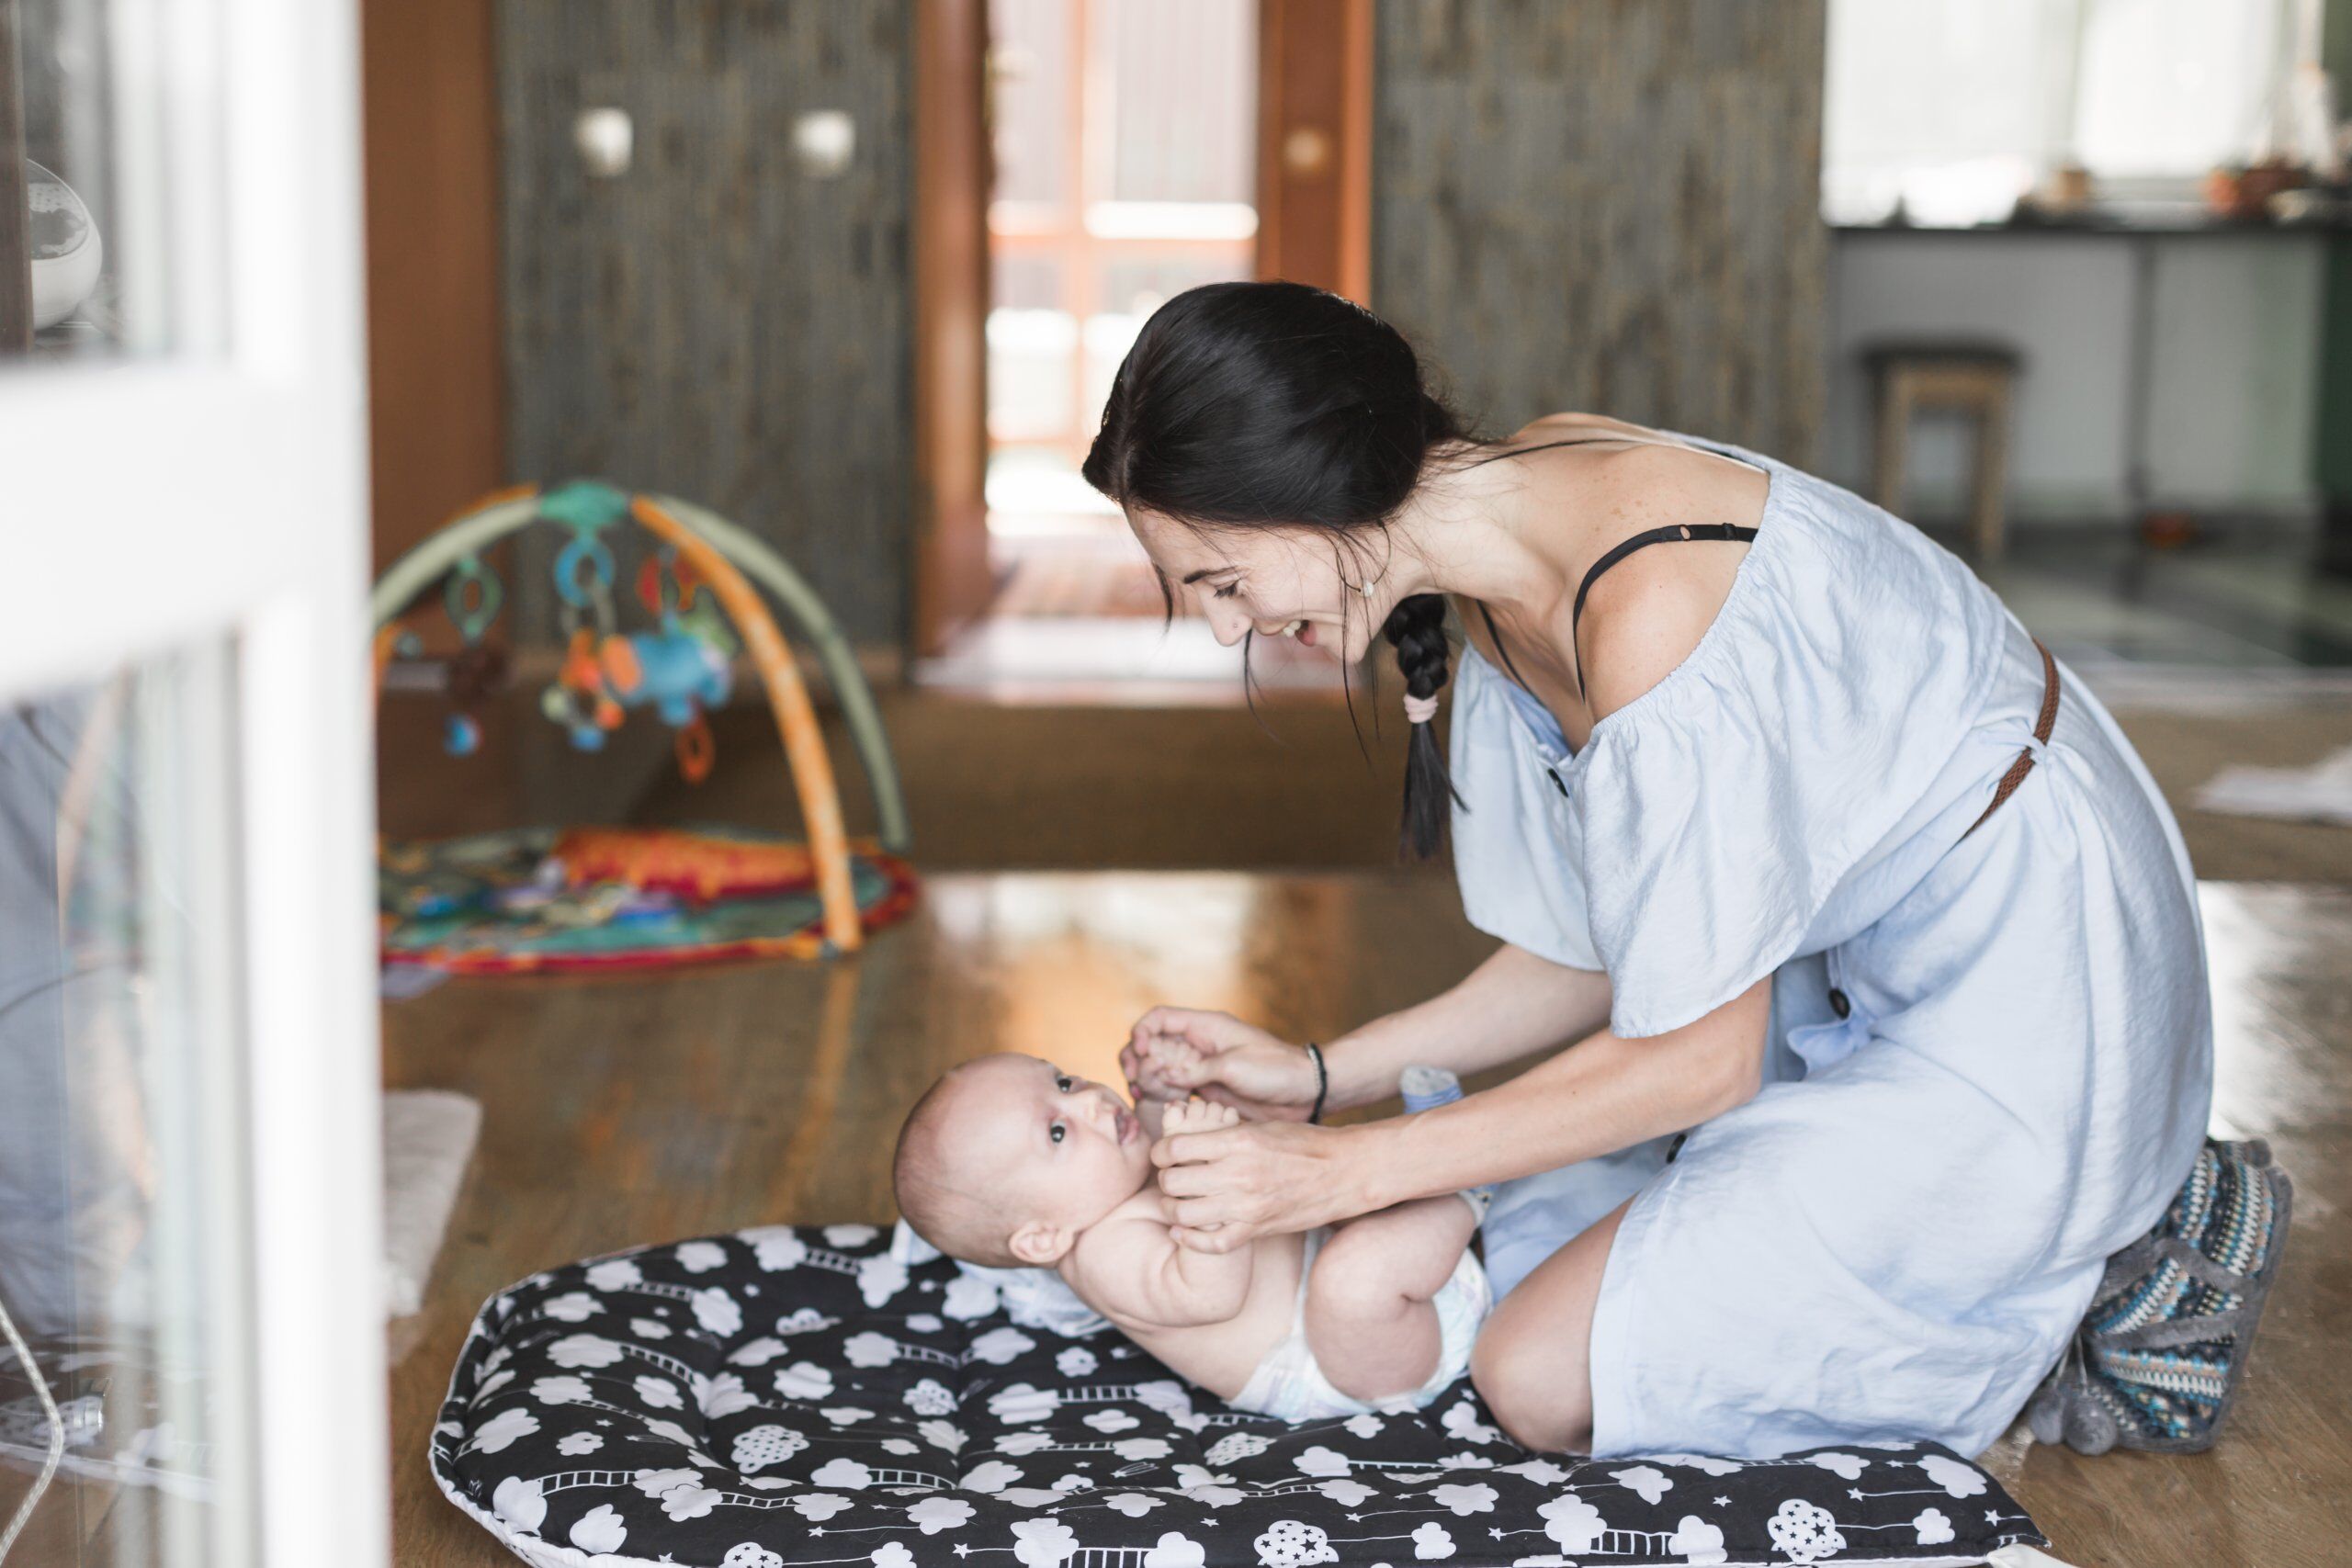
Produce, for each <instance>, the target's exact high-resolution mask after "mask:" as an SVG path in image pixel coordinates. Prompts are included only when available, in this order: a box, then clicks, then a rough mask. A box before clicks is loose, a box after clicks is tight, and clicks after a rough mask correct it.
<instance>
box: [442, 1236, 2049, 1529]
mask: <svg viewBox="0 0 2352 1568" xmlns="http://www.w3.org/2000/svg"><path fill="white" fill-rule="evenodd" d="M432 1463H433V1472H434V1474H435V1477H436V1478H437V1479H438V1480H439V1482H440V1484H441V1489H442V1491H443V1492H444V1493H445V1494H447V1496H448V1498H449V1500H450V1501H451V1502H453V1503H455V1504H456V1505H457V1506H459V1507H460V1508H463V1509H465V1510H466V1511H467V1512H468V1513H469V1514H470V1515H472V1516H473V1517H474V1518H476V1519H477V1520H479V1521H480V1522H481V1524H482V1525H483V1526H484V1527H485V1528H487V1529H490V1530H491V1531H492V1532H493V1533H494V1534H496V1535H497V1536H498V1537H499V1539H500V1540H503V1541H504V1542H505V1543H506V1545H507V1546H508V1547H510V1548H512V1549H513V1550H514V1551H515V1552H516V1554H518V1555H519V1556H521V1557H522V1558H524V1559H525V1560H526V1562H534V1563H541V1564H554V1563H565V1564H582V1565H586V1564H597V1565H602V1564H613V1565H619V1564H628V1563H657V1562H674V1563H681V1564H694V1565H699V1568H967V1565H968V1568H1317V1565H1319V1564H1324V1563H1330V1564H1340V1565H1345V1568H1408V1565H1418V1564H1429V1563H1445V1564H1447V1565H1448V1568H1506V1565H1545V1568H1558V1565H1565V1564H1585V1563H1604V1564H1611V1565H1632V1564H1644V1563H1684V1562H1692V1563H1726V1564H1741V1563H1811V1562H1829V1563H1836V1564H1841V1565H1843V1564H1859V1563H1871V1562H1900V1563H1905V1564H1921V1563H1974V1562H1985V1561H1987V1560H1988V1559H1992V1557H1993V1554H1994V1553H1995V1552H1996V1551H1997V1552H1999V1553H2000V1556H1999V1558H1998V1559H1997V1561H1998V1562H2002V1563H2010V1562H2028V1561H2032V1560H2033V1559H2034V1553H2033V1552H2032V1551H2031V1550H2030V1549H2031V1548H2034V1547H2038V1546H2039V1545H2041V1544H2042V1537H2041V1534H2040V1533H2039V1532H2038V1531H2036V1530H2035V1529H2034V1528H2033V1523H2032V1521H2031V1520H2030V1519H2029V1518H2027V1517H2026V1516H2025V1514H2024V1512H2023V1511H2022V1510H2021V1509H2019V1508H2018V1506H2017V1505H2016V1504H2015V1503H2014V1502H2012V1501H2011V1500H2010V1499H2009V1497H2008V1496H2007V1494H2005V1493H2004V1492H2003V1491H2002V1490H2001V1488H2000V1487H1999V1486H1998V1485H1997V1484H1996V1483H1994V1482H1993V1480H1992V1479H1991V1477H1989V1476H1987V1475H1986V1474H1985V1472H1983V1471H1982V1470H1980V1469H1978V1468H1977V1467H1976V1466H1974V1465H1973V1464H1970V1463H1968V1462H1966V1461H1963V1460H1962V1459H1960V1458H1958V1457H1957V1456H1955V1455H1953V1454H1951V1453H1950V1452H1948V1451H1946V1450H1942V1449H1939V1448H1935V1447H1932V1446H1927V1445H1917V1444H1878V1445H1860V1444H1848V1445H1845V1446H1843V1447H1841V1448H1838V1449H1834V1450H1819V1451H1816V1452H1812V1453H1805V1454H1797V1455H1792V1456H1790V1457H1788V1458H1785V1459H1781V1460H1775V1461H1764V1462H1758V1461H1734V1460H1722V1459H1707V1458H1699V1457H1693V1456H1691V1455H1682V1454H1675V1455H1658V1456H1655V1457H1651V1458H1645V1459H1641V1460H1617V1461H1581V1460H1576V1459H1572V1458H1566V1457H1556V1458H1555V1457H1544V1456H1537V1455H1531V1454H1529V1453H1527V1452H1526V1451H1525V1450H1521V1449H1520V1448H1518V1447H1516V1446H1515V1445H1513V1444H1512V1443H1511V1442H1510V1440H1509V1439H1507V1438H1504V1437H1503V1436H1502V1435H1501V1434H1500V1433H1499V1432H1498V1430H1497V1429H1496V1428H1495V1427H1494V1425H1493V1424H1492V1422H1491V1421H1490V1420H1489V1419H1488V1417H1487V1412H1486V1410H1485V1408H1484V1406H1482V1405H1481V1404H1479V1402H1478V1400H1477V1397H1476V1394H1474V1393H1472V1392H1471V1390H1470V1387H1469V1385H1468V1383H1467V1382H1464V1384H1462V1385H1461V1387H1460V1388H1459V1389H1458V1390H1457V1391H1456V1392H1455V1393H1450V1394H1448V1395H1446V1396H1445V1397H1444V1398H1442V1399H1441V1400H1439V1401H1438V1402H1437V1403H1436V1404H1433V1405H1431V1406H1430V1408H1429V1409H1428V1410H1426V1411H1424V1412H1422V1413H1421V1414H1419V1415H1417V1416H1354V1417H1352V1418H1350V1419H1346V1420H1335V1421H1317V1422H1311V1423H1307V1424H1305V1425H1301V1426H1295V1427H1293V1426H1285V1425H1283V1424H1282V1423H1280V1422H1276V1421H1272V1420H1269V1419H1267V1418H1265V1417H1262V1416H1247V1415H1242V1414H1240V1413H1238V1412H1235V1411H1232V1410H1228V1409H1227V1408H1226V1406H1225V1405H1224V1404H1223V1403H1222V1402H1221V1401H1219V1400H1218V1399H1216V1396H1214V1395H1212V1394H1209V1393H1204V1392H1203V1391H1201V1390H1199V1389H1196V1388H1193V1386H1191V1385H1190V1384H1187V1383H1185V1382H1182V1380H1180V1379H1178V1378H1177V1377H1176V1376H1175V1375H1174V1374H1172V1373H1170V1371H1168V1370H1167V1369H1166V1368H1164V1367H1162V1366H1160V1365H1159V1363H1158V1362H1157V1361H1154V1360H1152V1359H1150V1358H1149V1357H1148V1356H1146V1355H1145V1354H1144V1353H1143V1352H1142V1351H1140V1350H1138V1349H1136V1348H1135V1347H1134V1346H1132V1345H1130V1344H1129V1343H1127V1341H1125V1339H1123V1338H1121V1337H1118V1336H1117V1335H1114V1334H1108V1333H1105V1334H1098V1335H1093V1336H1090V1337H1083V1338H1066V1337H1061V1336H1059V1335H1057V1334H1054V1333H1051V1332H1049V1331H1046V1330H1044V1329H1035V1328H1024V1327H1021V1326H1019V1325H1015V1324H1014V1323H1013V1322H1012V1321H1011V1318H1010V1317H1009V1316H1008V1315H1007V1314H1006V1313H1005V1312H1004V1310H1003V1308H1002V1306H1001V1303H1000V1302H999V1300H998V1292H997V1290H996V1289H995V1287H994V1286H992V1285H991V1284H989V1282H988V1281H987V1280H984V1279H976V1278H972V1277H967V1276H965V1275H962V1274H959V1273H958V1272H957V1271H956V1269H955V1268H954V1267H953V1266H952V1265H950V1264H948V1263H945V1262H944V1261H934V1262H929V1263H921V1264H914V1265H911V1266H910V1265H909V1264H908V1263H906V1262H904V1261H902V1260H901V1259H900V1258H896V1257H894V1256H892V1254H891V1252H890V1250H889V1248H888V1244H887V1238H886V1237H885V1236H884V1235H882V1234H881V1233H880V1232H878V1231H876V1229H874V1228H873V1227H871V1226H868V1225H828V1226H825V1227H823V1228H821V1229H815V1228H811V1229H788V1228H783V1227H777V1228H773V1229H765V1230H755V1231H745V1232H743V1233H741V1234H740V1235H720V1236H712V1237H709V1238H707V1239H704V1240H699V1241H688V1242H683V1243H679V1244H676V1245H674V1246H666V1247H647V1248H643V1249H640V1250H639V1251H635V1252H629V1253H623V1254H618V1255H616V1256H614V1257H611V1258H601V1259H597V1260H594V1261H591V1262H584V1263H576V1264H572V1265H570V1266H568V1267H566V1268H562V1269H554V1270H552V1271H550V1272H548V1273H544V1274H537V1275H534V1276H532V1277H531V1278H530V1279H528V1280H524V1281H522V1282H521V1283H520V1284H518V1285H515V1286H514V1287H512V1288H511V1289H508V1290H506V1291H503V1292H500V1293H499V1294H498V1295H495V1296H493V1297H492V1298H491V1299H490V1301H489V1302H488V1303H485V1304H484V1305H483V1307H482V1310H481V1314H480V1316H479V1317H477V1318H476V1320H475V1323H474V1327H473V1332H472V1334H471V1335H470V1336H469V1337H468V1339H467V1341H466V1344H465V1348H464V1349H463V1351H462V1352H461V1353H460V1354H459V1356H458V1366H457V1371H456V1372H455V1374H454V1375H453V1376H452V1378H451V1380H450V1385H449V1395H448V1399H447V1402H446V1403H445V1404H444V1405H443V1407H442V1410H441V1418H440V1422H439V1424H438V1425H437V1426H436V1427H435V1428H434V1433H433V1450H432Z"/></svg>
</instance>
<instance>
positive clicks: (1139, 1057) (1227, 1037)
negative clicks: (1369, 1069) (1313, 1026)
mask: <svg viewBox="0 0 2352 1568" xmlns="http://www.w3.org/2000/svg"><path fill="white" fill-rule="evenodd" d="M1119 1070H1120V1071H1121V1072H1123V1073H1125V1075H1126V1078H1127V1089H1128V1090H1129V1091H1130V1092H1131V1093H1132V1094H1133V1095H1134V1097H1135V1099H1136V1100H1137V1101H1138V1102H1141V1101H1143V1100H1183V1099H1184V1098H1186V1097H1187V1096H1189V1095H1194V1094H1197V1095H1199V1096H1200V1097H1201V1098H1202V1099H1204V1100H1214V1101H1216V1103H1217V1104H1219V1105H1230V1106H1232V1107H1233V1108H1234V1109H1235V1110H1237V1111H1240V1112H1241V1114H1242V1115H1243V1116H1244V1117H1245V1118H1247V1119H1248V1120H1250V1121H1252V1122H1304V1121H1305V1120H1306V1116H1307V1113H1308V1112H1309V1111H1312V1110H1313V1109H1314V1107H1315V1064H1314V1062H1313V1061H1312V1060H1311V1059H1310V1058H1309V1057H1308V1055H1307V1054H1306V1051H1305V1050H1303V1049H1301V1048H1300V1047H1298V1046H1296V1045H1292V1044H1288V1043H1284V1042H1283V1041H1280V1040H1277V1039H1275V1038H1274V1037H1273V1036H1272V1035H1271V1034H1269V1033H1267V1032H1265V1031H1264V1030H1262V1029H1260V1028H1258V1027H1257V1026H1256V1025H1255V1024H1249V1023H1244V1022H1242V1021H1240V1020H1239V1019H1238V1018H1235V1017H1234V1016H1233V1015H1232V1014H1230V1013H1222V1012H1194V1011H1192V1010H1188V1009H1184V1008H1154V1009H1152V1010H1150V1011H1149V1012H1148V1013H1146V1014H1144V1015H1143V1017H1141V1018H1139V1019H1137V1020H1136V1027H1135V1032H1134V1034H1133V1035H1132V1037H1130V1038H1129V1040H1128V1042H1127V1043H1126V1045H1125V1047H1124V1048H1122V1049H1121V1050H1120V1052H1119Z"/></svg>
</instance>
